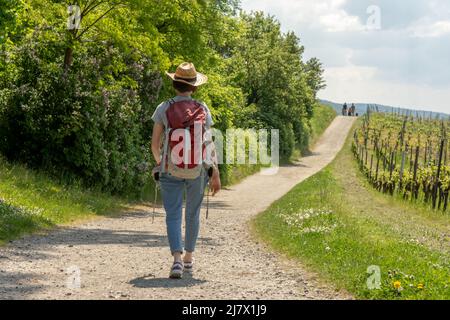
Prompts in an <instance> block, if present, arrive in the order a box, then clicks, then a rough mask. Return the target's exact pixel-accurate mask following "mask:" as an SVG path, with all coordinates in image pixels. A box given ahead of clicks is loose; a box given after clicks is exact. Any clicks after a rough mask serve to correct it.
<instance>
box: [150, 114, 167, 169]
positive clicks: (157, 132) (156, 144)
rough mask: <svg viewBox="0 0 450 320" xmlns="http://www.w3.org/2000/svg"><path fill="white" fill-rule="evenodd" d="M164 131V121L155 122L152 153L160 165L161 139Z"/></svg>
mask: <svg viewBox="0 0 450 320" xmlns="http://www.w3.org/2000/svg"><path fill="white" fill-rule="evenodd" d="M163 132H164V125H163V124H162V123H155V124H154V126H153V134H152V153H153V158H155V161H156V163H157V164H158V165H159V164H160V162H161V149H160V147H161V140H162V135H163Z"/></svg>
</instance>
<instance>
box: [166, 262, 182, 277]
mask: <svg viewBox="0 0 450 320" xmlns="http://www.w3.org/2000/svg"><path fill="white" fill-rule="evenodd" d="M183 270H184V267H183V263H182V262H179V261H177V262H174V263H173V265H172V269H170V275H169V278H170V279H181V277H182V276H183Z"/></svg>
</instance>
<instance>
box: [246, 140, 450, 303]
mask: <svg viewBox="0 0 450 320" xmlns="http://www.w3.org/2000/svg"><path fill="white" fill-rule="evenodd" d="M350 143H351V135H350V136H349V139H348V140H347V143H346V145H345V147H344V149H343V150H342V151H341V152H340V153H339V155H338V156H337V158H336V159H335V161H334V162H333V163H332V164H330V165H329V166H328V167H327V168H326V169H324V170H323V171H321V172H320V173H318V174H316V175H315V176H313V177H311V178H309V179H308V180H306V181H304V182H303V183H301V184H299V185H298V186H296V187H295V188H294V189H293V190H292V191H291V192H289V193H288V194H287V195H286V196H285V197H283V198H282V199H280V200H279V201H277V202H276V203H274V204H273V205H272V206H271V207H270V208H269V209H268V210H267V211H265V212H264V213H262V214H260V215H259V216H258V217H257V218H256V219H255V221H254V223H253V227H254V230H255V232H257V234H258V235H259V236H260V237H262V238H263V239H264V240H265V241H267V242H268V243H270V244H271V245H272V246H273V247H274V248H275V249H277V250H279V251H281V252H283V253H285V254H287V255H288V256H290V257H292V258H295V259H298V260H299V261H301V263H302V264H303V265H305V266H306V267H307V268H309V269H310V270H312V271H315V272H317V273H318V274H319V276H320V277H321V278H323V279H324V281H328V282H330V283H333V284H334V285H335V286H336V287H337V288H342V289H345V290H347V291H348V292H350V293H351V294H353V295H354V296H355V297H356V298H361V299H450V262H449V258H450V238H449V235H450V216H449V215H444V214H441V213H438V212H434V211H431V210H429V209H426V208H416V207H415V206H413V205H411V204H410V203H405V202H403V201H402V200H401V199H396V198H392V197H389V196H386V195H384V194H380V193H378V192H377V191H375V190H373V189H372V188H370V186H369V185H368V183H367V182H366V180H365V178H364V176H363V175H362V174H361V173H360V171H359V170H358V167H357V164H356V161H355V160H354V158H353V156H352V154H351V151H350ZM377 270H379V271H380V277H378V275H377V274H376V273H373V272H374V271H375V272H376V271H377ZM378 279H379V280H380V282H379V283H377V280H378ZM367 282H369V283H370V284H371V289H369V286H368V284H367ZM378 284H379V286H378Z"/></svg>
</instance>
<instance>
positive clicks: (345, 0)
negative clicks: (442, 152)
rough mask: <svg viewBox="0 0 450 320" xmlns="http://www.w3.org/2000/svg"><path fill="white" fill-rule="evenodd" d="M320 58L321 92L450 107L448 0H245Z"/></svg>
mask: <svg viewBox="0 0 450 320" xmlns="http://www.w3.org/2000/svg"><path fill="white" fill-rule="evenodd" d="M241 7H242V9H244V10H245V11H248V12H250V11H252V10H253V11H264V12H266V13H268V14H270V15H273V16H275V17H276V18H277V19H278V20H279V21H280V23H281V27H282V30H283V31H284V32H287V31H294V32H295V33H296V34H297V36H299V37H300V39H301V43H302V44H303V45H304V46H305V56H304V57H305V59H309V58H311V57H317V58H319V59H320V60H321V61H322V63H323V65H324V68H325V74H324V77H325V80H326V82H327V88H326V89H325V90H322V91H321V92H320V93H319V98H322V99H327V100H331V101H334V102H338V103H343V102H348V103H351V102H358V103H360V102H361V103H377V104H385V105H391V106H396V107H406V108H413V109H421V110H429V111H438V112H445V113H450V1H449V0H408V1H405V0H241Z"/></svg>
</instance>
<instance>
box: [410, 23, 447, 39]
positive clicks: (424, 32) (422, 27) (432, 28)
mask: <svg viewBox="0 0 450 320" xmlns="http://www.w3.org/2000/svg"><path fill="white" fill-rule="evenodd" d="M410 33H411V36H412V37H416V38H439V37H442V36H445V35H447V34H450V20H444V21H436V22H432V23H416V24H414V25H413V26H411V27H410Z"/></svg>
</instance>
